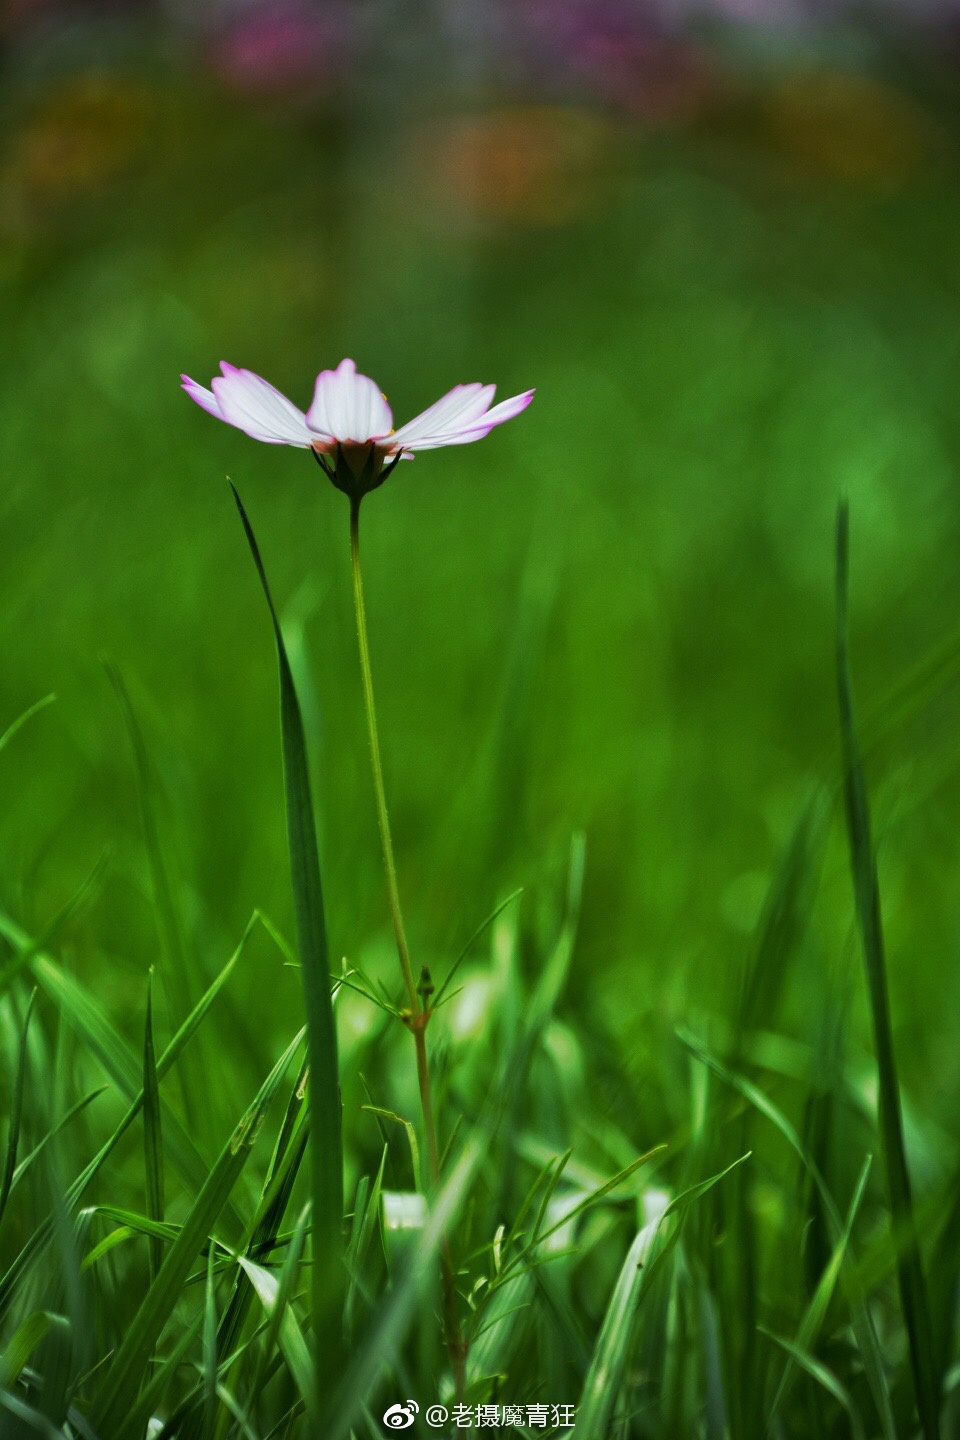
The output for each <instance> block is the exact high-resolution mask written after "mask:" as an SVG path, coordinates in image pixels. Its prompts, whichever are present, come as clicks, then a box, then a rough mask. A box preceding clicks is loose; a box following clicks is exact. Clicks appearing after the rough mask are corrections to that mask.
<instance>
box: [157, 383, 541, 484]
mask: <svg viewBox="0 0 960 1440" xmlns="http://www.w3.org/2000/svg"><path fill="white" fill-rule="evenodd" d="M220 369H221V370H222V371H223V374H222V375H217V376H215V377H214V379H213V380H212V381H211V389H209V390H207V389H205V387H204V386H203V385H198V384H197V382H196V381H195V380H191V379H190V377H189V376H187V375H183V376H181V379H182V381H183V388H184V390H186V392H187V394H188V395H189V396H190V398H191V399H192V400H195V401H196V402H197V404H198V405H200V406H202V408H203V409H204V410H207V411H209V413H210V414H211V415H215V416H216V417H217V419H218V420H225V421H226V423H227V424H228V425H235V426H236V427H237V429H238V430H242V431H244V433H245V434H247V435H249V436H250V437H251V438H252V439H253V440H263V441H264V442H265V443H266V444H268V445H299V446H300V447H301V448H302V449H304V450H312V451H313V452H314V454H315V456H316V457H317V459H318V461H319V462H320V464H321V465H322V466H323V468H324V470H325V471H326V472H327V474H328V475H329V476H330V478H331V480H333V482H334V484H335V485H338V486H339V488H340V489H342V490H346V491H347V493H348V494H360V495H362V494H365V493H366V491H367V490H372V489H374V488H375V486H377V485H379V484H381V483H382V481H383V480H385V479H386V477H387V475H388V474H389V473H390V471H391V470H392V469H393V466H394V465H395V464H396V462H397V461H398V460H400V459H404V460H406V459H412V458H413V456H414V455H415V454H416V452H417V451H418V450H437V449H439V448H440V446H442V445H469V444H470V442H471V441H473V440H482V439H483V437H484V435H488V434H489V433H490V431H491V430H492V429H493V428H494V427H495V426H496V425H502V424H503V422H504V421H505V420H512V419H513V417H514V416H515V415H519V414H520V412H521V411H522V410H525V409H526V408H527V406H528V405H529V404H530V401H531V400H532V399H533V391H532V390H525V391H524V393H523V394H522V395H514V396H512V397H511V399H509V400H501V401H500V404H499V405H491V402H492V400H493V397H494V393H495V390H496V387H495V386H494V385H480V384H478V383H476V382H474V383H473V384H470V385H455V386H454V387H453V389H452V390H451V391H449V392H448V394H446V395H444V396H443V398H442V399H440V400H438V401H437V402H436V404H434V405H431V406H430V408H429V409H428V410H424V412H423V414H422V415H418V416H417V417H416V419H415V420H409V421H408V422H407V424H406V425H401V427H400V429H399V430H395V429H394V428H393V414H392V413H391V410H390V406H389V405H388V404H387V402H386V398H385V397H384V396H383V395H382V394H381V392H380V390H379V388H378V387H377V385H376V383H375V382H374V381H373V380H371V379H370V378H369V376H367V375H360V374H358V373H357V367H356V365H355V364H354V363H353V361H352V360H341V362H340V364H339V365H338V366H337V368H336V370H323V371H321V373H320V374H319V375H318V376H317V383H316V388H315V389H314V392H313V402H312V404H311V405H310V408H309V410H307V412H306V414H304V412H303V411H302V410H298V409H297V407H296V405H294V404H293V403H292V402H291V401H290V400H288V399H287V397H286V396H285V395H281V393H280V391H279V390H275V389H274V387H273V386H272V385H270V384H268V382H267V381H266V380H261V378H260V376H259V375H254V373H253V371H252V370H238V369H237V367H236V366H235V365H228V364H227V363H226V361H224V362H223V363H222V364H221V366H220ZM386 460H388V461H390V462H391V463H390V464H389V465H388V466H387V468H386V470H384V461H386Z"/></svg>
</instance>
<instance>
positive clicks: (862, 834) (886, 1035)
mask: <svg viewBox="0 0 960 1440" xmlns="http://www.w3.org/2000/svg"><path fill="white" fill-rule="evenodd" d="M849 537H850V522H849V511H848V508H847V505H846V502H843V503H842V504H841V505H840V508H839V511H838V514H837V688H838V694H839V705H840V735H841V742H842V748H843V765H844V797H845V800H846V813H847V830H848V834H849V841H850V863H851V869H852V873H853V889H854V898H855V902H856V911H857V922H858V925H859V928H860V940H861V946H862V949H863V958H864V962H865V965H866V972H867V989H868V993H869V997H870V1010H871V1013H872V1017H873V1033H874V1044H875V1047H876V1053H877V1080H878V1086H879V1113H880V1140H881V1146H882V1150H883V1159H884V1165H885V1168H886V1176H887V1192H888V1195H889V1200H890V1212H891V1216H892V1219H893V1229H894V1233H895V1235H896V1236H897V1244H898V1254H899V1261H898V1266H897V1272H898V1279H899V1283H900V1300H901V1304H902V1306H903V1318H904V1323H905V1325H906V1329H907V1339H908V1342H909V1346H910V1361H911V1367H912V1370H913V1381H914V1389H915V1392H916V1401H917V1411H918V1413H919V1416H920V1424H921V1428H922V1430H923V1434H924V1436H925V1440H939V1435H940V1420H939V1409H940V1406H939V1395H938V1392H939V1381H938V1377H937V1369H936V1361H935V1356H934V1347H933V1328H932V1325H931V1321H930V1310H929V1305H928V1301H927V1287H926V1281H925V1279H924V1274H923V1264H922V1261H921V1257H920V1245H919V1240H918V1237H917V1229H916V1224H915V1220H914V1214H913V1197H912V1193H911V1186H910V1174H909V1171H908V1169H907V1157H906V1149H905V1147H904V1141H903V1116H902V1112H901V1108H900V1083H899V1079H898V1076H897V1062H896V1055H895V1052H894V1045H893V1031H892V1028H891V1024H890V1001H889V996H888V992H887V970H886V957H885V954H884V940H883V923H882V919H881V912H880V887H879V883H878V879H877V862H876V855H875V853H874V848H873V837H872V834H871V825H870V805H869V800H868V797H867V785H866V778H865V776H864V770H863V759H862V756H861V752H860V744H859V740H858V737H857V728H856V720H855V713H854V703H853V680H852V675H851V669H850V653H849V622H848V595H849V553H850V538H849Z"/></svg>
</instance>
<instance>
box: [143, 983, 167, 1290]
mask: <svg viewBox="0 0 960 1440" xmlns="http://www.w3.org/2000/svg"><path fill="white" fill-rule="evenodd" d="M143 1149H144V1156H143V1158H144V1173H145V1175H146V1182H147V1214H148V1215H149V1216H150V1218H151V1220H156V1221H157V1223H158V1224H162V1223H163V1212H164V1203H163V1129H162V1123H161V1118H160V1084H159V1081H158V1080H157V1057H156V1052H155V1051H154V1048H153V970H152V969H151V971H150V978H149V980H148V982H147V1016H146V1022H145V1024H144V1034H143ZM162 1264H163V1244H162V1242H161V1241H160V1240H158V1239H157V1238H156V1236H151V1238H150V1279H151V1280H154V1279H156V1276H157V1273H158V1272H159V1269H160V1266H161V1265H162Z"/></svg>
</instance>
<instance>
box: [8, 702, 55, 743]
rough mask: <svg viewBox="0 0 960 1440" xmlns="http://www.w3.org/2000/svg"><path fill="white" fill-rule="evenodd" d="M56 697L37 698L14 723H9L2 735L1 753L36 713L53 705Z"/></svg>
mask: <svg viewBox="0 0 960 1440" xmlns="http://www.w3.org/2000/svg"><path fill="white" fill-rule="evenodd" d="M56 698H57V697H56V695H44V697H43V699H42V700H36V701H35V702H34V703H33V704H32V705H31V706H30V707H29V708H28V709H26V710H24V712H23V714H22V715H19V716H18V717H17V719H16V720H14V722H13V724H12V725H8V726H7V728H6V730H4V732H3V734H2V735H0V754H2V753H3V751H4V750H5V749H6V748H7V746H8V745H9V744H10V741H11V740H12V739H13V737H14V736H15V735H16V734H17V731H18V730H22V729H23V727H24V725H27V724H29V722H30V721H31V720H32V719H33V717H34V715H37V714H39V712H40V711H41V710H46V708H47V706H48V705H52V704H53V703H54V701H55V700H56Z"/></svg>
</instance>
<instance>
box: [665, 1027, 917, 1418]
mask: <svg viewBox="0 0 960 1440" xmlns="http://www.w3.org/2000/svg"><path fill="white" fill-rule="evenodd" d="M677 1037H678V1039H679V1040H680V1042H681V1044H683V1045H685V1046H686V1047H687V1049H688V1050H689V1051H690V1053H691V1054H692V1055H695V1056H696V1058H697V1059H698V1060H699V1061H700V1062H701V1063H702V1064H704V1065H706V1067H707V1069H708V1070H711V1071H712V1072H713V1073H714V1074H715V1075H718V1076H719V1077H720V1079H721V1080H723V1081H725V1083H726V1084H728V1085H730V1086H731V1087H732V1088H733V1089H734V1090H736V1091H737V1092H738V1093H739V1094H740V1095H742V1096H743V1098H744V1100H746V1101H747V1103H748V1104H749V1105H752V1106H753V1107H754V1109H755V1110H757V1111H758V1112H759V1113H760V1114H761V1115H763V1116H764V1117H765V1118H766V1119H767V1120H769V1121H770V1122H771V1124H772V1125H774V1126H775V1127H776V1129H777V1130H779V1131H780V1134H781V1135H782V1136H783V1138H784V1139H785V1140H786V1142H787V1144H788V1145H789V1146H790V1147H791V1149H792V1150H793V1151H794V1153H795V1154H796V1155H797V1156H798V1158H799V1159H800V1161H801V1162H802V1164H803V1165H804V1167H805V1168H806V1169H807V1171H808V1173H809V1174H810V1176H811V1177H812V1179H813V1181H814V1184H815V1185H816V1187H817V1190H818V1192H819V1194H820V1198H821V1200H822V1202H823V1209H824V1214H825V1216H826V1219H827V1224H828V1226H829V1229H830V1239H831V1243H832V1244H833V1245H839V1243H840V1241H841V1239H842V1237H843V1220H842V1218H841V1215H840V1211H839V1210H838V1209H837V1204H836V1201H835V1200H834V1198H833V1195H832V1194H831V1192H830V1188H829V1186H828V1185H827V1183H826V1181H825V1180H824V1178H823V1175H822V1174H821V1173H820V1170H819V1168H818V1166H817V1164H816V1162H815V1161H814V1159H813V1157H812V1156H811V1155H810V1154H809V1152H808V1151H807V1150H806V1149H805V1147H804V1144H803V1141H802V1140H801V1139H800V1136H799V1135H798V1134H797V1131H796V1129H795V1128H794V1126H793V1125H791V1123H790V1121H789V1120H788V1119H787V1117H786V1116H785V1115H784V1114H783V1112H782V1111H781V1110H779V1109H778V1108H777V1106H776V1105H774V1103H773V1101H772V1100H771V1099H770V1098H769V1097H768V1096H767V1095H765V1094H764V1093H763V1091H762V1090H761V1089H760V1088H759V1087H758V1086H756V1085H754V1084H753V1082H752V1081H751V1080H747V1079H745V1078H744V1076H742V1075H738V1074H737V1072H736V1071H735V1070H731V1069H730V1068H729V1067H728V1066H726V1065H724V1064H723V1063H722V1062H721V1061H720V1060H718V1059H717V1058H716V1056H714V1055H712V1054H711V1053H710V1051H709V1050H707V1049H705V1047H704V1046H703V1045H701V1044H700V1042H699V1041H698V1040H697V1039H696V1038H695V1037H694V1036H693V1035H691V1034H690V1033H689V1032H688V1031H684V1030H682V1029H678V1031H677ZM850 1248H851V1247H850V1245H849V1243H848V1245H847V1246H846V1247H845V1250H844V1264H843V1266H842V1270H841V1274H842V1276H843V1281H844V1290H845V1291H846V1294H847V1299H848V1302H849V1305H850V1311H851V1324H852V1326H853V1330H854V1333H855V1335H856V1338H857V1344H858V1346H859V1347H860V1357H861V1360H862V1362H863V1368H864V1372H865V1374H866V1376H867V1381H868V1384H869V1386H870V1391H871V1394H872V1395H873V1399H874V1403H875V1404H876V1407H877V1414H878V1416H879V1419H880V1425H881V1429H882V1432H883V1435H884V1440H897V1427H896V1424H895V1422H894V1418H893V1409H892V1407H891V1403H890V1391H889V1387H888V1385H887V1377H886V1370H885V1367H884V1363H883V1358H882V1355H881V1353H880V1342H879V1339H878V1338H877V1331H876V1327H875V1325H874V1323H873V1318H872V1316H871V1314H870V1310H869V1308H868V1306H867V1304H866V1302H865V1300H864V1296H863V1291H862V1288H861V1286H860V1284H859V1282H858V1281H857V1279H856V1274H855V1270H854V1267H853V1266H852V1264H851V1263H850Z"/></svg>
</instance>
